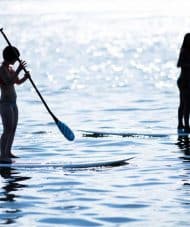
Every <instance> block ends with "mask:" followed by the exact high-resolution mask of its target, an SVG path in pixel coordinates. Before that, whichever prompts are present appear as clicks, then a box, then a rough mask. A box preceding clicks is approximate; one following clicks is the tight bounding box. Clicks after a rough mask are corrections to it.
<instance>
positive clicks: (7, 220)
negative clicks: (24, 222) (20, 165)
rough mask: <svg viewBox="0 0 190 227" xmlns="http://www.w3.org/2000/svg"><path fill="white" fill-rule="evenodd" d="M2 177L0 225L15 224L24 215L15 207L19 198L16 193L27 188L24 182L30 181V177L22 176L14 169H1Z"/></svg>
mask: <svg viewBox="0 0 190 227" xmlns="http://www.w3.org/2000/svg"><path fill="white" fill-rule="evenodd" d="M0 175H1V177H2V179H3V184H2V188H1V193H0V217H1V218H0V220H1V221H0V223H1V224H11V223H15V222H16V219H18V218H19V216H20V215H21V214H22V211H21V209H20V208H17V207H15V206H14V205H13V204H14V203H15V202H16V200H17V198H18V197H19V195H17V194H16V192H17V191H18V190H20V189H21V188H25V187H27V185H26V184H23V181H25V180H28V179H30V177H23V176H20V173H18V172H17V171H16V170H14V169H12V168H0ZM19 214H20V215H19Z"/></svg>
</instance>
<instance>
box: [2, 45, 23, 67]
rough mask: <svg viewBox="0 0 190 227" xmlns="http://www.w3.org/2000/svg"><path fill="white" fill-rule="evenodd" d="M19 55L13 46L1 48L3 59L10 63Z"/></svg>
mask: <svg viewBox="0 0 190 227" xmlns="http://www.w3.org/2000/svg"><path fill="white" fill-rule="evenodd" d="M19 56H20V53H19V50H18V49H17V48H16V47H14V46H7V47H5V49H4V50H3V59H4V61H7V62H8V63H10V64H14V63H15V62H16V60H17V58H18V57H19Z"/></svg>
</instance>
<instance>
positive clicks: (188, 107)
mask: <svg viewBox="0 0 190 227" xmlns="http://www.w3.org/2000/svg"><path fill="white" fill-rule="evenodd" d="M189 97H190V96H189V95H186V97H185V99H184V123H185V132H188V133H190V126H189V115H190V103H189Z"/></svg>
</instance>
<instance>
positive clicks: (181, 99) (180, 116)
mask: <svg viewBox="0 0 190 227" xmlns="http://www.w3.org/2000/svg"><path fill="white" fill-rule="evenodd" d="M183 117H184V97H183V95H182V94H181V92H180V96H179V108H178V126H177V128H178V130H181V129H183V128H184V125H183Z"/></svg>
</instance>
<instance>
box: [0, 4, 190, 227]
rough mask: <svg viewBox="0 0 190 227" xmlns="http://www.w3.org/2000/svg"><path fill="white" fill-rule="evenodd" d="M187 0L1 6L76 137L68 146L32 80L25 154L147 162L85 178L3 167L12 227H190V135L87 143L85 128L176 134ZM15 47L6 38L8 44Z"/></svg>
mask: <svg viewBox="0 0 190 227" xmlns="http://www.w3.org/2000/svg"><path fill="white" fill-rule="evenodd" d="M78 2H80V4H79V3H78ZM180 2H181V1H178V0H175V1H172V3H171V2H170V1H156V0H155V1H148V0H146V1H143V4H142V2H141V1H138V0H136V1H133V2H132V3H131V1H129V2H128V1H121V0H120V1H117V4H116V1H106V0H104V1H88V0H86V1H85V0H80V1H77V4H76V1H74V0H73V1H58V0H55V1H53V3H52V2H51V1H35V0H29V1H18V0H15V1H3V0H2V1H1V2H0V6H1V7H0V15H1V20H0V21H1V27H3V28H4V31H5V32H6V34H7V35H8V37H9V38H10V40H11V41H12V42H13V44H14V45H16V46H17V47H19V49H20V51H21V55H22V57H23V59H26V61H27V62H28V65H29V68H30V70H31V74H32V77H33V80H34V81H35V83H36V85H37V87H38V88H39V90H40V91H41V93H42V94H43V97H44V98H45V100H46V101H47V103H48V105H49V106H50V108H51V109H52V111H53V113H54V114H55V115H56V116H57V117H58V118H59V119H60V120H61V121H63V122H66V123H67V124H68V125H69V126H70V127H71V128H72V129H73V130H74V131H75V134H76V140H75V141H74V142H68V141H66V140H65V138H64V137H63V136H62V135H61V134H60V132H59V130H58V129H57V127H56V126H55V124H54V122H53V121H52V119H51V117H50V116H49V114H48V113H47V112H46V110H45V108H44V107H43V105H42V103H41V102H40V100H39V98H38V96H37V95H36V93H35V91H34V90H33V89H32V87H31V85H30V83H29V82H27V83H25V84H24V85H22V86H20V87H17V93H18V106H19V112H20V113H19V125H18V130H17V134H16V138H15V142H14V146H13V151H14V154H15V155H18V156H20V157H21V160H22V161H24V160H32V161H36V160H42V161H51V160H53V161H56V160H57V161H59V162H62V161H63V162H67V163H69V162H74V163H75V162H91V161H100V160H116V159H119V158H128V157H135V158H134V159H133V160H131V161H130V163H129V165H125V166H121V167H115V168H99V169H93V170H85V171H84V170H78V171H69V170H64V169H62V168H44V169H40V170H38V169H32V170H30V169H14V170H13V169H8V170H1V171H0V174H1V177H0V185H1V189H0V225H1V226H5V225H9V226H188V225H189V222H190V212H189V204H190V199H189V195H190V187H189V185H190V178H189V174H190V163H189V151H190V149H189V141H188V139H187V138H182V139H178V138H177V136H169V137H165V138H149V137H148V138H147V137H146V138H143V137H135V138H127V137H126V138H122V137H118V136H112V137H100V138H87V137H83V136H82V133H81V132H79V131H78V130H80V129H83V130H98V131H114V132H141V133H142V132H145V133H166V132H169V133H174V132H175V131H176V125H177V106H178V91H177V87H176V79H177V77H178V74H179V71H178V69H177V68H176V61H177V57H178V53H179V48H180V45H181V42H182V39H183V35H184V34H185V33H186V32H188V31H189V17H188V10H187V9H189V3H188V2H185V1H184V4H183V6H181V5H180ZM5 45H6V44H5V42H4V40H3V38H2V39H1V41H0V49H3V47H4V46H5ZM1 130H2V127H1Z"/></svg>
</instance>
